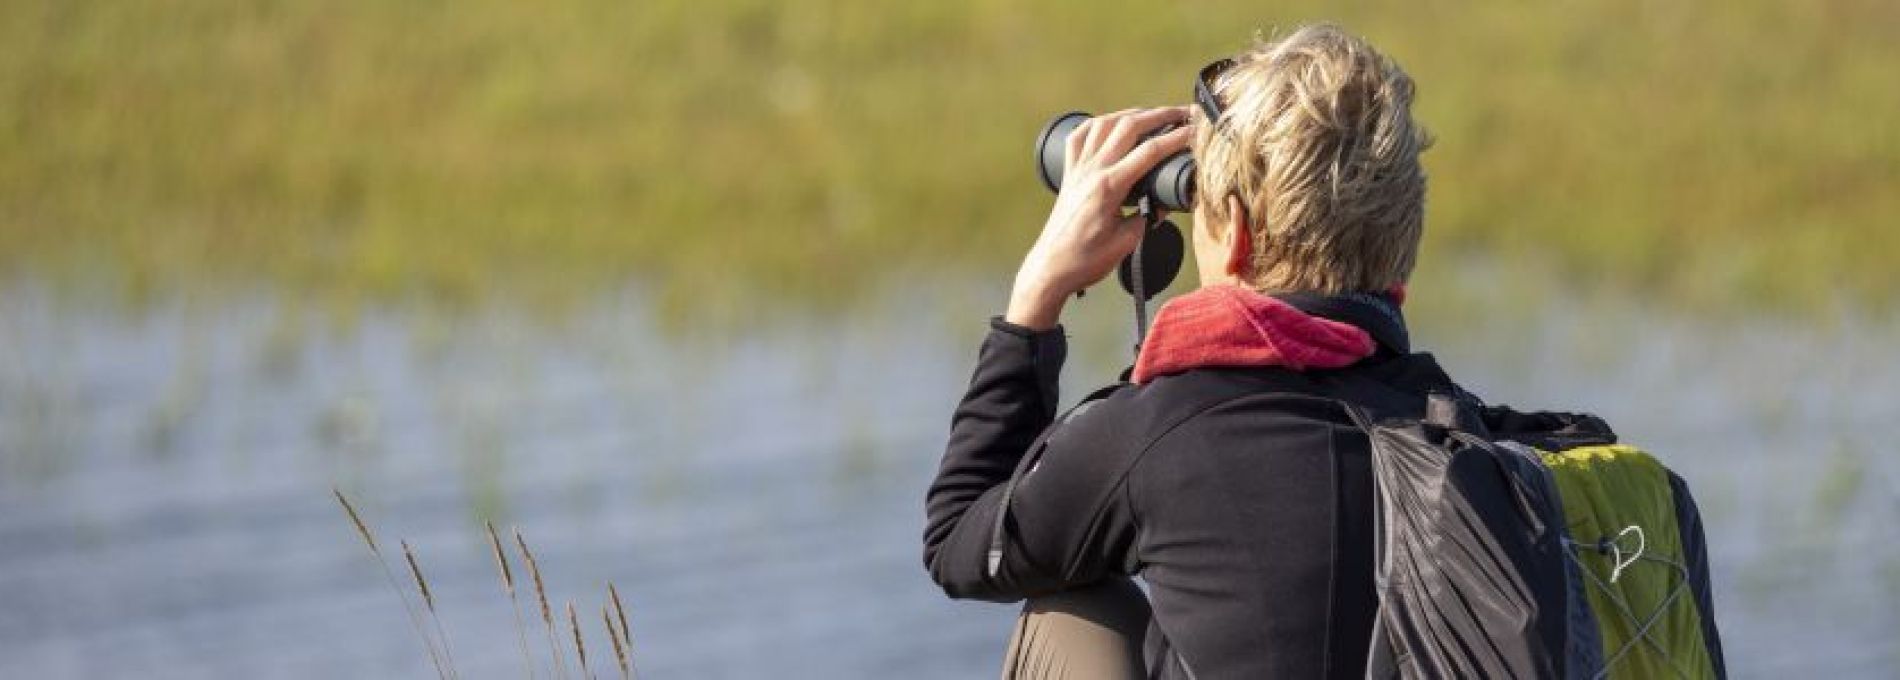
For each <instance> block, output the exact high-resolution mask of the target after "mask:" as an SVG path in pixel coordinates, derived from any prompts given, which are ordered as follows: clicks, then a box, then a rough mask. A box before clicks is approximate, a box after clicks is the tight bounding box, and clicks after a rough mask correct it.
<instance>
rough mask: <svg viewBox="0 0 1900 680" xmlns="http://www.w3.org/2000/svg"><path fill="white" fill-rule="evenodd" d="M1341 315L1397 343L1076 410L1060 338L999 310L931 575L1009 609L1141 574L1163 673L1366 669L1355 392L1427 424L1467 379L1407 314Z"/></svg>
mask: <svg viewBox="0 0 1900 680" xmlns="http://www.w3.org/2000/svg"><path fill="white" fill-rule="evenodd" d="M1322 315H1327V316H1334V315H1330V314H1322ZM1342 320H1347V321H1350V322H1352V323H1355V324H1357V325H1360V326H1361V327H1362V328H1366V330H1368V331H1369V332H1371V334H1372V335H1373V337H1374V338H1375V339H1377V340H1379V341H1380V344H1381V346H1382V347H1383V348H1384V349H1382V350H1381V351H1380V352H1379V353H1377V354H1375V355H1374V356H1373V357H1371V358H1368V359H1366V360H1363V361H1361V362H1359V363H1357V364H1354V365H1352V366H1349V367H1346V368H1343V369H1336V370H1325V371H1309V372H1304V373H1297V372H1293V371H1290V370H1286V369H1280V368H1251V369H1236V368H1220V369H1197V370H1191V371H1188V372H1185V373H1181V374H1178V375H1173V376H1166V377H1161V378H1157V379H1155V380H1152V381H1150V382H1149V383H1146V384H1143V385H1130V384H1125V383H1124V384H1118V385H1113V386H1110V387H1108V388H1104V389H1103V390H1101V391H1098V392H1097V393H1096V394H1094V395H1091V396H1090V398H1088V399H1085V400H1084V401H1083V403H1082V404H1081V405H1079V406H1078V407H1076V408H1075V409H1073V410H1071V411H1070V412H1069V413H1066V414H1064V415H1063V416H1062V417H1061V418H1060V419H1059V420H1058V418H1057V417H1056V403H1057V393H1056V384H1057V380H1056V378H1057V375H1058V373H1059V372H1060V370H1061V368H1062V362H1063V358H1064V355H1065V352H1066V349H1065V347H1066V345H1065V342H1064V339H1063V336H1062V333H1061V332H1060V330H1059V329H1058V330H1055V331H1049V332H1042V333H1033V332H1029V331H1028V330H1026V329H1023V328H1020V327H1016V326H1012V325H1010V324H1008V323H1005V322H1002V321H1001V320H1000V319H999V320H994V321H992V323H991V325H992V331H991V332H990V334H989V336H988V337H987V338H986V339H985V340H984V342H983V346H982V349H981V353H980V356H979V358H978V360H977V366H976V371H975V375H974V376H973V377H972V378H971V381H970V387H969V390H968V392H967V393H966V394H965V395H964V397H963V401H962V403H961V404H960V405H959V406H958V407H957V410H956V414H955V417H954V420H953V423H952V426H951V432H950V443H949V447H948V450H947V451H945V453H944V457H943V462H942V467H941V468H940V470H939V472H938V475H937V478H936V480H935V482H934V483H933V484H932V485H931V487H930V491H929V497H928V499H927V503H926V505H927V514H928V523H927V527H926V529H925V533H924V562H925V564H926V565H927V567H928V568H929V571H930V574H931V577H932V578H933V579H935V580H936V582H937V583H938V584H939V585H941V586H942V587H943V589H944V591H945V592H946V593H948V594H949V595H950V596H951V597H957V598H974V599H984V600H993V601H999V602H1005V601H1015V600H1018V599H1021V598H1023V597H1027V596H1032V595H1037V594H1041V593H1048V592H1053V591H1057V590H1062V589H1065V588H1069V587H1074V586H1078V585H1084V584H1088V583H1092V582H1095V581H1097V580H1100V579H1103V578H1105V577H1109V576H1111V575H1121V574H1139V575H1140V576H1141V577H1142V580H1144V581H1145V582H1146V583H1147V584H1148V586H1149V597H1150V600H1151V602H1152V604H1153V607H1154V620H1153V623H1152V624H1151V625H1150V627H1149V631H1148V641H1147V643H1148V644H1147V646H1148V653H1147V658H1148V663H1149V665H1150V671H1149V674H1150V675H1151V676H1154V677H1164V678H1172V677H1196V678H1201V679H1203V680H1211V679H1214V678H1269V677H1271V678H1310V677H1337V678H1346V677H1354V678H1356V677H1362V676H1363V674H1364V666H1365V657H1366V650H1367V644H1368V639H1369V636H1370V634H1371V622H1372V617H1373V615H1374V612H1375V610H1376V607H1377V601H1376V598H1375V596H1374V592H1373V581H1372V579H1373V576H1372V558H1371V550H1372V521H1373V515H1372V508H1373V498H1372V487H1371V475H1370V467H1369V466H1370V460H1369V451H1368V444H1367V440H1366V437H1365V435H1364V434H1363V433H1362V432H1361V431H1360V430H1359V429H1358V428H1356V427H1354V425H1353V424H1352V421H1351V420H1350V419H1349V417H1348V416H1347V415H1346V413H1345V411H1344V409H1343V408H1342V407H1341V406H1340V404H1339V402H1340V401H1346V402H1350V403H1355V404H1360V405H1363V406H1365V407H1366V408H1367V409H1368V410H1370V411H1372V412H1375V413H1380V414H1384V415H1390V416H1408V415H1409V416H1411V417H1418V416H1419V415H1422V414H1421V411H1422V409H1423V405H1424V403H1425V396H1426V395H1427V394H1428V393H1430V392H1450V391H1456V390H1457V388H1456V386H1455V385H1453V383H1452V382H1451V380H1450V379H1449V378H1448V377H1447V376H1446V375H1445V373H1444V372H1443V371H1442V370H1440V369H1439V367H1438V365H1437V363H1436V362H1435V361H1434V360H1433V359H1432V357H1431V356H1429V355H1425V354H1409V353H1406V351H1405V350H1406V348H1405V340H1404V331H1403V326H1402V324H1401V323H1400V322H1399V321H1398V320H1397V319H1396V318H1394V319H1390V320H1389V321H1382V320H1380V319H1377V318H1371V319H1368V318H1365V317H1363V316H1360V317H1359V318H1350V319H1342ZM1012 479H1013V480H1014V481H1012ZM1005 508H1007V513H1003V510H1004V509H1005Z"/></svg>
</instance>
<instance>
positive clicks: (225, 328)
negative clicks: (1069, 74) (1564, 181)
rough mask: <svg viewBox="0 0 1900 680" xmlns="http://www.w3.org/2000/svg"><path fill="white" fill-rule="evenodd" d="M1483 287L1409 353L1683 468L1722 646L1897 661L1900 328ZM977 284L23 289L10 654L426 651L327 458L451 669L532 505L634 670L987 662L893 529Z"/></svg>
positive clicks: (955, 371) (361, 668) (118, 667)
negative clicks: (419, 590) (307, 305)
mask: <svg viewBox="0 0 1900 680" xmlns="http://www.w3.org/2000/svg"><path fill="white" fill-rule="evenodd" d="M1487 276H1488V275H1485V274H1482V273H1478V274H1473V275H1471V276H1470V277H1467V278H1463V279H1460V278H1456V277H1453V280H1452V282H1451V283H1449V284H1447V285H1445V286H1444V289H1443V290H1439V291H1425V292H1421V293H1420V294H1418V295H1416V296H1415V302H1414V303H1413V304H1412V309H1411V314H1412V315H1413V317H1414V321H1415V325H1416V329H1415V332H1416V335H1417V337H1418V339H1419V342H1420V344H1421V345H1423V346H1426V347H1429V348H1433V349H1435V350H1436V351H1437V352H1438V353H1439V355H1440V357H1441V359H1442V360H1443V361H1444V362H1445V363H1446V365H1447V366H1448V367H1449V368H1450V369H1451V370H1452V371H1453V372H1454V373H1455V374H1458V375H1460V376H1462V378H1463V379H1464V380H1465V381H1466V382H1467V383H1469V384H1470V385H1471V386H1472V387H1474V388H1475V389H1476V390H1477V391H1479V392H1480V393H1482V394H1485V395H1486V396H1488V397H1490V398H1492V399H1493V400H1497V401H1504V402H1509V403H1515V404H1520V405H1552V406H1566V407H1571V408H1578V409H1588V410H1594V411H1597V412H1600V413H1602V414H1603V415H1605V416H1606V417H1608V418H1609V419H1610V421H1611V422H1613V423H1615V424H1617V425H1618V427H1619V429H1620V430H1622V431H1623V433H1624V435H1625V436H1626V438H1628V439H1630V440H1632V441H1635V442H1638V443H1641V444H1645V445H1647V446H1650V447H1652V448H1653V449H1655V450H1656V451H1658V452H1660V453H1661V454H1662V455H1663V456H1664V457H1665V458H1666V459H1667V460H1668V461H1669V462H1670V463H1671V464H1672V465H1674V466H1675V467H1676V468H1677V469H1678V471H1680V472H1681V473H1682V474H1683V475H1684V476H1685V477H1687V478H1688V479H1689V480H1690V481H1691V483H1692V484H1694V485H1695V488H1696V489H1697V491H1698V493H1699V496H1700V498H1701V500H1702V503H1703V505H1704V511H1705V513H1706V515H1707V519H1708V523H1709V532H1710V539H1711V544H1712V549H1713V558H1714V561H1715V565H1716V574H1715V575H1716V579H1717V588H1718V590H1717V593H1716V598H1717V609H1718V616H1719V617H1720V619H1721V623H1722V625H1723V626H1724V630H1725V633H1726V635H1727V638H1728V641H1729V653H1730V655H1731V667H1733V668H1736V669H1738V670H1746V671H1748V673H1747V674H1748V675H1754V674H1763V675H1771V676H1775V675H1785V674H1789V673H1796V672H1801V673H1812V672H1820V673H1822V674H1824V675H1826V676H1829V677H1834V676H1853V675H1860V676H1871V675H1878V674H1880V673H1882V672H1884V671H1885V670H1887V669H1890V668H1891V667H1892V664H1893V663H1895V662H1896V661H1900V643H1897V642H1896V641H1897V640H1900V613H1897V612H1900V606H1896V605H1900V548H1896V544H1895V543H1894V541H1893V540H1892V538H1893V532H1892V530H1891V529H1890V528H1889V527H1887V526H1886V523H1887V518H1888V517H1891V516H1892V514H1893V513H1894V511H1895V510H1900V492H1896V489H1900V484H1897V482H1900V453H1897V452H1896V451H1895V450H1894V449H1893V445H1892V444H1891V442H1893V441H1895V438H1896V436H1900V422H1896V421H1895V420H1894V419H1893V417H1892V416H1893V414H1894V413H1895V412H1896V409H1897V408H1900V365H1896V364H1894V362H1891V361H1888V360H1887V359H1886V357H1887V348H1890V347H1893V346H1895V340H1897V339H1900V326H1896V325H1895V324H1893V323H1892V322H1883V321H1872V320H1866V319H1861V318H1859V317H1855V316H1853V315H1851V314H1847V315H1836V316H1835V317H1833V320H1832V321H1830V322H1829V323H1828V324H1825V325H1819V324H1814V323H1811V322H1806V321H1797V320H1791V319H1790V320H1779V321H1776V320H1753V321H1744V320H1710V319H1707V318H1701V319H1697V318H1687V317H1682V316H1679V315H1673V314H1669V313H1666V312H1663V311H1658V310H1654V309H1649V308H1646V307H1644V306H1643V305H1641V304H1639V303H1637V302H1634V301H1631V300H1628V299H1619V298H1590V297H1577V296H1569V295H1565V294H1564V293H1563V292H1562V291H1561V290H1560V289H1558V288H1555V287H1544V288H1537V287H1535V286H1536V284H1524V283H1521V282H1519V283H1514V284H1513V285H1508V286H1507V285H1497V283H1496V281H1494V280H1492V279H1489V278H1487ZM1453 291H1456V292H1453ZM1527 291H1528V292H1527ZM1000 299H1002V291H1001V290H1000V289H999V288H998V287H996V286H994V285H987V284H971V283H968V282H962V281H948V282H938V283H936V284H934V285H929V286H915V287H911V288H906V289H904V290H903V291H902V292H900V293H893V294H891V295H889V296H888V297H886V298H883V299H882V302H878V303H873V304H868V305H866V306H864V307H862V308H859V309H856V310H854V311H851V312H849V313H845V314H840V315H838V316H835V317H830V318H826V319H822V320H820V319H803V320H797V319H793V320H784V321H774V322H770V323H765V322H760V323H757V324H755V325H751V326H743V325H742V326H739V327H736V328H721V329H718V330H716V331H712V330H707V331H701V332H693V331H690V330H689V331H679V330H676V329H662V328H660V327H657V326H655V325H653V324H652V322H651V321H650V319H652V318H653V315H652V314H650V313H649V312H650V310H649V309H647V307H646V305H645V303H644V302H642V300H643V298H642V296H641V295H639V294H638V293H637V292H628V293H625V294H622V295H616V296H612V297H605V298H602V299H600V300H597V301H596V302H594V303H592V304H591V305H585V306H584V307H583V309H586V310H587V312H586V313H584V314H577V315H575V316H573V317H570V318H568V319H566V320H564V321H560V322H553V323H550V322H548V321H546V320H545V319H541V318H539V317H537V316H535V315H534V313H533V312H532V311H510V310H489V311H485V312H479V313H474V314H463V315H448V314H441V313H438V312H437V311H434V310H430V309H427V308H413V307H404V306H401V305H393V306H389V307H384V308H380V309H377V310H375V311H372V312H370V313H368V314H366V315H365V316H364V317H363V318H361V319H360V321H359V322H358V323H356V324H353V325H350V326H347V327H343V328H340V329H339V328H335V327H333V326H331V325H329V324H327V323H326V322H325V321H324V320H323V319H321V318H317V317H310V316H307V315H306V314H305V313H304V312H303V311H301V310H298V309H296V308H295V307H294V306H292V305H287V304H285V303H284V301H282V300H280V299H275V298H272V297H270V296H265V295H260V296H258V297H254V298H246V299H238V300H229V301H225V302H220V303H218V304H215V305H195V304H191V303H189V302H187V301H172V302H169V303H160V304H155V305H153V306H151V307H150V308H149V310H147V311H144V312H140V313H133V314H127V313H124V312H122V311H118V310H116V309H114V308H111V307H107V306H103V305H101V306H89V305H85V304H75V303H73V302H71V301H61V300H57V299H56V298H54V297H53V296H50V295H47V294H45V293H44V292H42V291H38V290H36V289H34V288H33V287H31V286H20V287H17V288H16V289H14V290H13V291H12V292H10V293H8V294H7V295H4V296H0V319H4V322H0V446H3V447H4V448H3V449H0V470H3V471H4V478H0V546H4V550H0V676H4V677H116V676H124V675H141V676H156V677H201V676H220V677H224V676H236V677H248V676H257V675H267V674H268V675H280V676H292V677H391V676H418V677H420V676H426V675H427V674H428V673H430V672H431V671H429V670H428V665H427V664H428V662H427V659H426V657H425V656H424V655H423V652H422V648H421V645H420V643H419V642H417V641H416V640H415V639H414V636H413V634H412V633H411V632H410V631H409V630H408V627H407V626H408V624H407V622H406V619H405V618H404V614H403V613H402V612H401V610H400V603H399V601H398V600H397V599H396V598H395V596H394V595H393V594H392V593H389V592H387V590H386V585H385V584H384V583H383V582H382V579H381V576H380V575H378V574H377V573H376V571H375V568H374V567H373V566H371V565H370V564H369V563H368V562H367V561H366V560H365V559H364V557H363V556H362V555H361V554H360V552H359V548H358V546H357V545H356V544H355V543H354V537H353V535H352V534H351V530H350V528H349V527H348V525H347V523H346V522H345V521H344V520H343V518H342V517H341V515H340V514H339V513H338V512H337V510H336V508H335V507H334V506H333V505H332V504H331V503H332V501H331V500H330V497H329V495H328V491H329V488H330V486H331V485H332V484H336V485H338V486H341V487H343V488H344V489H345V490H347V491H350V492H351V493H352V494H353V495H354V496H355V497H356V498H357V499H358V501H359V503H360V504H361V506H362V508H363V510H364V512H365V513H366V515H368V519H370V521H371V522H373V523H375V524H376V525H377V528H378V530H379V531H380V532H381V533H383V534H384V535H386V536H390V537H396V536H401V537H407V538H409V539H410V540H411V541H412V542H413V543H414V544H415V545H416V546H417V548H418V550H420V551H421V553H422V556H423V559H424V562H425V564H426V565H427V566H428V567H429V568H430V570H431V581H432V584H433V585H434V586H435V588H436V591H437V596H438V598H439V600H440V602H441V604H442V609H443V615H444V618H445V623H446V625H447V626H448V628H449V632H450V635H451V636H452V637H453V640H454V644H455V650H456V658H457V661H458V663H459V664H460V666H461V667H462V669H463V671H464V672H465V673H467V674H468V675H469V676H471V677H476V676H481V677H489V676H493V677H514V676H516V675H518V674H519V668H520V660H519V659H518V658H517V657H516V654H517V651H516V648H515V646H514V645H515V643H514V632H513V630H512V625H513V624H512V617H511V615H510V614H509V613H508V610H507V603H506V599H505V598H504V597H503V595H502V593H501V591H500V588H499V586H498V584H497V583H496V581H495V577H494V575H493V573H492V567H491V566H490V565H491V563H490V561H489V557H488V556H487V553H486V548H485V544H484V542H483V541H484V540H485V539H484V538H483V536H482V534H481V532H480V530H479V526H480V523H481V522H482V521H485V520H490V519H492V520H494V521H496V522H497V524H500V525H502V526H504V527H506V526H507V525H509V524H518V525H520V526H521V527H522V529H523V530H524V532H526V533H527V534H528V537H529V540H530V541H532V542H533V543H534V545H535V546H536V549H537V556H538V557H539V558H540V561H541V563H542V567H543V569H544V570H546V572H547V574H546V575H547V579H548V584H549V587H550V589H551V591H552V592H551V593H550V596H551V597H552V598H554V599H556V600H566V599H568V598H570V597H571V598H575V599H577V600H581V601H595V600H596V599H597V596H596V594H595V593H596V591H598V590H599V589H600V587H601V584H603V583H604V582H606V581H609V580H611V581H614V582H616V583H617V584H619V585H620V587H621V589H622V592H623V594H624V595H625V596H626V597H627V598H628V600H629V605H630V607H631V610H632V611H631V612H630V615H631V617H632V619H633V628H634V634H635V644H636V658H637V659H638V661H639V664H640V667H641V669H642V670H643V671H645V672H647V673H650V674H651V675H652V676H653V677H696V678H697V677H724V676H732V677H759V676H777V675H789V676H795V677H881V676H888V675H895V674H897V673H900V672H901V673H903V674H904V675H905V676H906V677H945V678H950V677H969V676H973V675H987V674H990V673H992V672H993V670H994V664H995V659H996V657H997V654H998V651H999V649H1000V647H999V645H1000V644H1001V640H1002V638H1003V636H1004V635H1005V634H1006V627H1007V623H1008V619H1009V617H1010V612H1009V610H1008V608H1004V607H993V606H986V605H974V604H959V603H951V602H948V601H946V600H943V599H942V598H941V596H940V595H939V594H938V593H937V592H935V590H934V588H933V587H932V586H931V585H930V584H929V583H928V581H927V580H926V579H925V578H924V576H923V573H922V571H921V567H920V565H919V557H918V551H919V544H918V536H919V532H920V531H921V525H920V523H921V508H920V505H919V504H920V502H921V492H922V487H923V485H924V483H925V482H926V481H927V479H928V477H929V475H930V473H931V471H932V469H933V467H934V465H935V459H936V456H937V454H938V450H939V447H940V445H941V443H942V442H941V438H942V436H943V433H944V430H945V426H946V423H947V418H948V412H949V408H950V406H951V405H952V403H953V402H954V399H955V397H956V396H957V394H958V392H959V391H960V390H961V388H962V383H963V381H964V379H965V378H966V376H967V371H968V370H969V366H968V362H969V361H970V359H971V358H972V357H973V355H974V343H975V342H976V340H977V339H978V338H979V337H980V334H981V333H982V331H983V324H982V318H983V316H984V314H985V313H986V311H987V310H986V309H985V304H984V302H985V301H988V300H1000ZM1526 300H1531V301H1537V302H1549V301H1553V300H1560V301H1562V304H1561V305H1557V306H1550V305H1536V304H1526V303H1525V301H1526ZM1070 326H1071V332H1072V336H1073V337H1074V345H1075V354H1076V358H1075V362H1074V363H1073V364H1072V366H1071V369H1070V371H1069V373H1068V375H1067V376H1066V377H1065V381H1066V383H1067V386H1068V387H1069V388H1070V394H1072V395H1074V394H1080V393H1081V391H1082V389H1083V388H1085V387H1087V386H1088V385H1090V384H1093V383H1098V382H1100V381H1101V380H1103V379H1105V378H1107V377H1108V376H1111V375H1112V374H1113V373H1114V372H1116V371H1117V370H1118V369H1119V368H1120V367H1121V365H1122V364H1124V363H1125V361H1126V355H1127V348H1128V340H1129V337H1128V329H1127V319H1126V309H1125V307H1123V306H1122V305H1121V303H1120V300H1118V299H1116V297H1115V296H1113V295H1091V296H1090V297H1088V298H1085V299H1084V300H1083V301H1082V302H1081V303H1079V305H1078V307H1077V308H1076V309H1075V312H1074V314H1073V315H1072V317H1071V324H1070ZM739 650H743V653H738V652H739Z"/></svg>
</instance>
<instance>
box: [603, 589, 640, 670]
mask: <svg viewBox="0 0 1900 680" xmlns="http://www.w3.org/2000/svg"><path fill="white" fill-rule="evenodd" d="M600 623H601V625H603V626H606V627H607V641H608V642H612V643H613V644H614V662H615V663H617V664H619V665H620V677H621V679H622V680H628V679H629V678H631V677H633V676H632V673H631V672H630V671H629V670H628V669H627V648H626V646H625V645H622V644H620V631H618V630H615V629H614V616H613V612H612V611H611V610H610V608H609V607H608V606H606V605H602V606H601V608H600Z"/></svg>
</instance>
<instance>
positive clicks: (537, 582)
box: [514, 527, 554, 626]
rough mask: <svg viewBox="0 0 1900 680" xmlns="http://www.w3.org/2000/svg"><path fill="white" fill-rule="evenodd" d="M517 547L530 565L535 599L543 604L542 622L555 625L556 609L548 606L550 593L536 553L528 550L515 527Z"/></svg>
mask: <svg viewBox="0 0 1900 680" xmlns="http://www.w3.org/2000/svg"><path fill="white" fill-rule="evenodd" d="M514 532H515V545H516V546H518V547H520V548H521V561H523V562H527V563H528V576H529V577H531V578H533V579H534V598H535V600H537V601H539V602H540V603H541V621H542V622H544V623H546V624H547V625H549V626H552V625H554V609H553V608H552V607H549V606H548V591H547V588H546V587H544V586H543V585H542V584H541V565H540V564H538V563H536V562H535V561H534V551H532V550H529V549H528V541H527V539H524V538H522V537H521V528H520V527H515V530H514Z"/></svg>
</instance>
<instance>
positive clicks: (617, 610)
mask: <svg viewBox="0 0 1900 680" xmlns="http://www.w3.org/2000/svg"><path fill="white" fill-rule="evenodd" d="M607 599H608V601H610V602H612V603H613V605H614V616H615V617H616V618H619V619H620V636H621V637H622V638H625V639H626V641H627V646H628V647H632V646H633V629H632V628H630V627H628V626H627V608H626V607H622V606H620V589H618V588H615V587H614V584H613V582H612V581H608V582H607Z"/></svg>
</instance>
